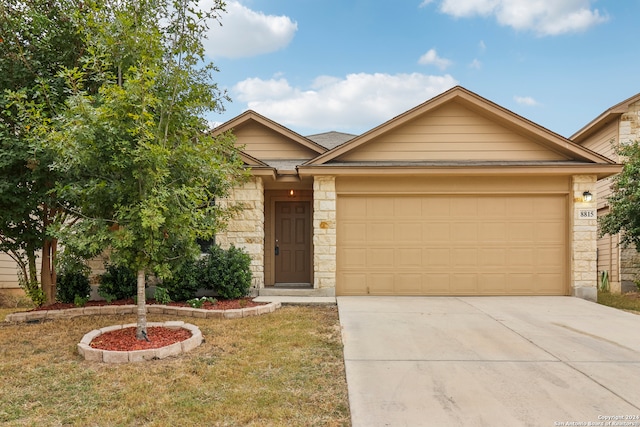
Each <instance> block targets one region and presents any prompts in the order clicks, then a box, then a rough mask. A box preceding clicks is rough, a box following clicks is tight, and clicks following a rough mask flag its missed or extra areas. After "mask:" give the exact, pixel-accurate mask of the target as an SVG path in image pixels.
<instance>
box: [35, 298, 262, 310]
mask: <svg viewBox="0 0 640 427" xmlns="http://www.w3.org/2000/svg"><path fill="white" fill-rule="evenodd" d="M147 304H149V305H152V304H159V303H157V302H156V301H155V300H153V299H149V300H147ZM263 304H265V303H262V302H254V301H252V298H251V297H247V298H238V299H229V300H218V302H216V303H215V304H211V303H210V302H208V301H207V302H205V303H204V304H203V305H202V307H201V308H203V309H205V310H232V309H238V308H247V307H256V306H258V305H263ZM104 305H135V302H134V301H133V298H129V299H121V300H115V301H111V303H107V302H106V301H87V303H86V304H85V307H98V306H104ZM167 305H172V306H176V307H191V306H190V305H189V304H187V303H186V302H180V301H179V302H170V303H169V304H167ZM66 308H76V306H75V305H74V304H73V303H66V302H56V303H53V304H49V305H42V306H40V307H37V308H34V309H33V310H64V309H66Z"/></svg>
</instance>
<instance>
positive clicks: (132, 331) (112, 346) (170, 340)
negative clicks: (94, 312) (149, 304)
mask: <svg viewBox="0 0 640 427" xmlns="http://www.w3.org/2000/svg"><path fill="white" fill-rule="evenodd" d="M147 337H148V338H149V341H145V340H138V339H137V338H136V328H135V327H133V328H125V329H118V330H116V331H110V332H105V333H104V334H102V335H100V336H99V337H96V338H94V339H93V341H91V344H90V345H91V347H93V348H99V349H102V350H111V351H134V350H148V349H153V348H160V347H166V346H168V345H171V344H174V343H177V342H181V341H184V340H187V339H189V338H191V332H189V331H188V330H186V329H183V328H176V329H171V328H165V327H160V326H151V327H148V328H147Z"/></svg>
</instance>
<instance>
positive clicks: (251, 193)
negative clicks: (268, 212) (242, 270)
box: [216, 177, 264, 289]
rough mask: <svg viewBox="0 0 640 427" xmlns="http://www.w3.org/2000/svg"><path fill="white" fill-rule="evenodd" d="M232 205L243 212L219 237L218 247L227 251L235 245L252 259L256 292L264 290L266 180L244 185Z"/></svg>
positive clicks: (234, 192)
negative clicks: (239, 205)
mask: <svg viewBox="0 0 640 427" xmlns="http://www.w3.org/2000/svg"><path fill="white" fill-rule="evenodd" d="M229 203H235V204H241V205H242V207H243V209H242V210H241V211H239V212H237V213H236V215H235V216H234V217H233V218H232V219H230V220H229V221H228V222H227V228H226V230H224V231H222V232H220V233H218V234H217V235H216V243H218V244H220V246H221V247H223V248H228V247H229V246H231V245H232V244H233V245H234V246H235V247H237V248H243V249H244V250H246V251H247V252H248V253H249V255H251V273H252V276H253V278H252V280H251V282H252V284H251V286H252V287H253V288H254V289H260V288H263V287H264V184H263V182H262V178H260V177H252V178H251V179H250V180H249V181H247V182H246V183H245V184H244V185H242V186H241V187H238V188H234V189H233V190H232V192H231V195H230V196H229Z"/></svg>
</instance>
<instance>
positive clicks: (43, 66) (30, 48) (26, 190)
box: [0, 0, 84, 303]
mask: <svg viewBox="0 0 640 427" xmlns="http://www.w3.org/2000/svg"><path fill="white" fill-rule="evenodd" d="M74 8H75V7H74V5H73V3H72V2H70V1H69V0H4V1H3V2H1V3H0V52H2V54H1V55H0V251H2V252H5V253H7V254H8V255H9V256H10V257H11V258H12V259H13V260H15V261H16V263H17V264H18V266H19V277H20V282H21V285H22V286H23V287H25V290H26V291H27V293H28V294H29V296H31V297H32V299H33V300H34V302H38V303H42V302H44V300H45V299H46V300H47V301H48V302H52V301H53V300H54V298H55V295H56V288H55V283H56V272H55V268H54V265H55V258H56V252H57V240H56V239H55V238H54V237H53V236H52V235H51V234H50V233H48V232H47V227H48V226H49V225H50V224H54V223H61V222H62V221H64V220H65V215H66V214H65V210H64V209H63V207H64V205H65V204H64V203H62V202H61V201H60V200H59V199H57V198H56V197H55V195H54V194H53V193H52V189H53V187H54V184H55V183H56V182H59V181H61V180H63V179H64V176H63V175H61V174H59V173H57V172H55V171H52V170H51V169H50V168H49V166H50V165H51V163H52V162H53V161H54V157H53V154H52V153H51V150H49V149H47V148H46V146H45V145H43V144H42V141H41V138H42V136H43V135H46V134H48V133H49V132H50V131H51V119H52V118H53V117H54V116H55V115H56V114H57V113H59V112H60V110H61V109H63V108H64V105H65V100H66V98H67V93H66V91H65V80H64V78H62V76H60V75H59V74H58V73H59V71H60V70H61V68H62V67H68V68H70V67H74V66H76V65H77V64H78V61H79V58H80V56H81V55H82V52H83V50H84V48H83V42H82V38H81V36H80V33H79V32H78V29H77V27H76V25H75V24H74V21H73V20H72V19H71V13H72V12H73V13H75V12H74ZM38 252H41V254H42V256H41V265H40V270H41V275H40V281H38V275H37V271H36V267H37V265H36V262H37V254H38ZM39 282H40V283H39Z"/></svg>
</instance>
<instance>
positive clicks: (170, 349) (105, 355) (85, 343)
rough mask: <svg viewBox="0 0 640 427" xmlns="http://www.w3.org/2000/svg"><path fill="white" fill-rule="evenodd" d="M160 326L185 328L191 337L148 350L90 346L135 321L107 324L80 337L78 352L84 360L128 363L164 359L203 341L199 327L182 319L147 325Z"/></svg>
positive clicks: (190, 348) (132, 324) (184, 351)
mask: <svg viewBox="0 0 640 427" xmlns="http://www.w3.org/2000/svg"><path fill="white" fill-rule="evenodd" d="M154 326H160V327H165V328H171V329H178V328H182V329H186V330H188V331H189V332H191V337H190V338H187V339H186V340H184V341H180V342H177V343H175V344H171V345H168V346H165V347H160V348H152V349H148V350H134V351H111V350H102V349H99V348H93V347H91V341H93V340H94V339H96V338H97V337H99V336H100V335H102V334H104V333H107V332H110V331H117V330H119V329H125V328H131V327H133V328H135V327H136V324H135V323H130V324H126V325H114V326H107V327H104V328H101V329H94V330H93V331H91V332H88V333H86V334H85V335H84V337H82V340H81V341H80V342H79V343H78V353H80V355H81V356H82V357H84V359H85V360H88V361H91V362H104V363H128V362H144V361H146V360H154V359H164V358H166V357H170V356H177V355H178V354H180V353H186V352H187V351H190V350H193V349H194V348H196V347H198V346H199V345H200V344H202V342H203V341H204V338H203V337H202V332H200V328H198V327H197V326H195V325H192V324H190V323H184V322H182V321H170V322H149V323H147V327H149V328H151V327H154Z"/></svg>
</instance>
